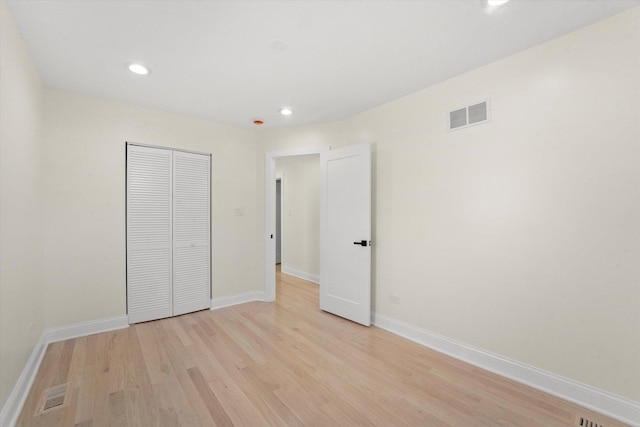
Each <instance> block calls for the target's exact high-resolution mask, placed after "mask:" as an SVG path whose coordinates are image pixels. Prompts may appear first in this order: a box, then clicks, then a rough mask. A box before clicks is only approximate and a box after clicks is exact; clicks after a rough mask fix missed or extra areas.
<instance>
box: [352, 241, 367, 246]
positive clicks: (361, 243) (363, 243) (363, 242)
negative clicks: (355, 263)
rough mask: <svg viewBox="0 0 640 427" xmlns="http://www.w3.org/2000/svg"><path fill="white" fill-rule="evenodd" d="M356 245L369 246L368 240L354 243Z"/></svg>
mask: <svg viewBox="0 0 640 427" xmlns="http://www.w3.org/2000/svg"><path fill="white" fill-rule="evenodd" d="M353 244H354V245H360V246H367V241H366V240H360V241H359V242H353Z"/></svg>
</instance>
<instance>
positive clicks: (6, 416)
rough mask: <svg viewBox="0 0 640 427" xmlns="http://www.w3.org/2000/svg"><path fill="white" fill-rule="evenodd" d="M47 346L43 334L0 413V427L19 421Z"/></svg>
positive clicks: (13, 424) (10, 426)
mask: <svg viewBox="0 0 640 427" xmlns="http://www.w3.org/2000/svg"><path fill="white" fill-rule="evenodd" d="M47 345H48V343H47V341H46V338H45V334H44V333H43V334H42V335H40V339H39V340H38V342H37V343H36V345H35V346H34V347H33V351H32V352H31V356H29V360H27V364H26V365H25V366H24V369H23V370H22V373H21V374H20V376H19V377H18V381H16V384H15V385H14V386H13V390H11V394H9V398H8V399H7V401H6V402H5V404H4V407H3V408H2V412H0V426H7V427H13V426H15V424H16V422H17V421H18V417H19V416H20V412H21V411H22V407H23V406H24V402H25V401H26V400H27V396H28V395H29V390H31V386H32V385H33V381H34V380H35V378H36V374H37V373H38V368H39V367H40V363H42V358H43V357H44V353H45V350H46V349H47Z"/></svg>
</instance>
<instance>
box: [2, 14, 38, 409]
mask: <svg viewBox="0 0 640 427" xmlns="http://www.w3.org/2000/svg"><path fill="white" fill-rule="evenodd" d="M0 70H1V71H0V94H2V96H0V408H2V407H3V406H4V404H5V402H6V401H7V398H8V396H9V394H10V393H11V390H12V388H13V385H14V384H15V382H16V380H17V379H18V376H19V375H20V372H21V371H22V369H23V368H24V366H25V363H26V362H27V359H28V358H29V355H30V354H31V350H32V348H33V346H34V344H35V343H36V341H37V340H38V338H39V337H40V334H41V333H42V330H43V327H44V313H43V307H44V306H43V295H42V245H41V239H40V236H41V217H40V152H39V151H40V132H41V127H42V126H41V123H42V83H41V82H40V78H39V77H38V74H37V72H36V69H35V67H34V64H33V63H32V61H31V59H30V57H29V55H28V53H27V51H26V50H25V48H24V45H23V43H22V40H21V37H20V35H19V34H18V31H17V29H16V27H15V25H14V23H13V20H12V19H11V16H10V15H9V12H8V10H7V9H6V6H5V4H4V2H0Z"/></svg>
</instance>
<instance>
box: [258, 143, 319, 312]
mask: <svg viewBox="0 0 640 427" xmlns="http://www.w3.org/2000/svg"><path fill="white" fill-rule="evenodd" d="M329 149H330V148H329V147H317V148H298V149H290V150H279V151H269V152H267V153H265V167H264V169H265V189H264V192H265V196H264V199H265V200H264V295H265V301H275V299H276V239H275V234H276V228H275V225H276V160H277V159H279V158H282V157H295V156H307V155H310V154H318V155H320V154H321V153H324V152H326V151H329ZM318 161H320V159H318ZM320 281H322V277H320Z"/></svg>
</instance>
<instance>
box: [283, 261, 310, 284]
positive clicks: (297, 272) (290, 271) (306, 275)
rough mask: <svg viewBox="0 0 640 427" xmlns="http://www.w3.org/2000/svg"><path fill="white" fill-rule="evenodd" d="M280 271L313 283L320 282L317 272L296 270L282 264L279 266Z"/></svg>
mask: <svg viewBox="0 0 640 427" xmlns="http://www.w3.org/2000/svg"><path fill="white" fill-rule="evenodd" d="M280 269H281V270H280V271H282V272H283V273H284V274H288V275H289V276H295V277H298V278H300V279H304V280H308V281H309V282H313V283H315V284H320V276H318V275H317V274H311V273H306V272H304V271H300V270H296V269H295V268H291V267H285V266H284V265H282V266H281V267H280Z"/></svg>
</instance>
